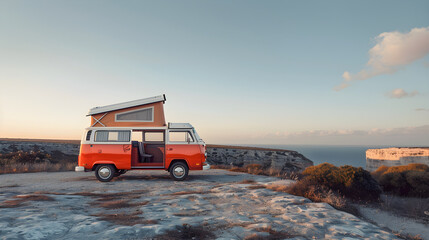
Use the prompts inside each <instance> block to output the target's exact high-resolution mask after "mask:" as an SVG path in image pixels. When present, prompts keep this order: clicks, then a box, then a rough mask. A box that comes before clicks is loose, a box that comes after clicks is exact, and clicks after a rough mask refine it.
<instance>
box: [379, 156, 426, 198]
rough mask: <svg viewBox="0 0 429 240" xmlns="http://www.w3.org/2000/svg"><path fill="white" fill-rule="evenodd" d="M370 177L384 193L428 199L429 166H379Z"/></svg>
mask: <svg viewBox="0 0 429 240" xmlns="http://www.w3.org/2000/svg"><path fill="white" fill-rule="evenodd" d="M372 175H373V176H374V177H375V178H376V179H377V180H378V182H379V183H380V185H381V187H382V188H383V191H384V192H387V193H391V194H395V195H399V196H408V197H425V198H426V197H429V166H427V165H425V164H408V165H404V166H394V167H386V166H381V167H379V168H378V169H377V170H376V171H374V172H373V173H372Z"/></svg>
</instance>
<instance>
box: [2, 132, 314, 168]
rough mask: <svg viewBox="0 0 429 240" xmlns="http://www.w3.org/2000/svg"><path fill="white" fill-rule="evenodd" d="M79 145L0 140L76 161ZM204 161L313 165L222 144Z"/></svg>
mask: <svg viewBox="0 0 429 240" xmlns="http://www.w3.org/2000/svg"><path fill="white" fill-rule="evenodd" d="M79 147H80V141H77V140H42V139H34V140H30V139H0V153H8V152H15V151H18V150H22V151H24V152H29V151H41V152H45V153H49V154H51V155H52V156H53V157H56V158H65V157H66V158H72V157H75V158H76V163H77V155H78V154H79ZM207 162H208V163H209V164H213V165H226V166H234V167H242V166H244V165H248V164H260V165H261V166H262V167H263V168H273V169H277V170H280V171H282V172H283V171H287V172H299V171H302V170H304V169H305V168H306V167H309V166H312V165H313V162H312V161H311V160H309V159H307V158H306V157H304V156H303V155H302V154H300V153H298V152H296V151H289V150H281V149H268V148H254V147H239V146H225V145H207Z"/></svg>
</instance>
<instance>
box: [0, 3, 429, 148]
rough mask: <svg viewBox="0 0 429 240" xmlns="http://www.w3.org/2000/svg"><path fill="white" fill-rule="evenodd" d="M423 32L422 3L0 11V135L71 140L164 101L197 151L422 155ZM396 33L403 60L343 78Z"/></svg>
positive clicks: (28, 6) (60, 6)
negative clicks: (124, 108)
mask: <svg viewBox="0 0 429 240" xmlns="http://www.w3.org/2000/svg"><path fill="white" fill-rule="evenodd" d="M428 27H429V1H355V2H351V1H16V0H3V1H0V137H24V138H59V139H80V135H81V133H82V131H83V129H84V128H85V127H87V126H89V121H90V119H89V117H85V115H86V113H87V111H88V109H89V108H92V107H95V106H102V105H108V104H113V103H118V102H124V101H129V100H135V99H140V98H146V97H151V96H154V95H159V94H163V93H165V94H166V96H167V102H166V104H165V111H166V118H167V121H169V122H190V123H192V124H193V125H194V126H195V127H196V128H197V131H198V132H199V133H200V135H201V136H202V137H203V138H204V139H205V140H206V142H208V143H226V144H240V143H241V144H258V143H261V144H380V145H384V144H396V145H429V56H428V54H427V52H426V49H427V46H428V45H429V41H427V42H426V41H425V39H427V38H425V36H427V34H426V32H427V31H429V28H428ZM413 29H420V31H419V33H418V34H414V31H413ZM395 32H397V33H398V34H400V36H402V38H399V39H402V40H403V41H404V42H403V43H402V42H399V43H398V44H399V45H400V46H404V49H405V50H404V51H403V52H413V51H414V50H415V51H414V52H416V54H415V55H412V56H411V57H410V59H411V60H409V61H406V62H405V63H399V64H396V65H394V66H393V67H392V66H391V65H389V71H387V73H386V71H384V72H383V71H378V72H377V73H375V74H374V76H372V77H369V78H368V79H366V80H352V81H350V82H347V81H345V80H343V77H342V75H343V73H344V72H346V71H348V72H350V73H351V74H352V75H353V74H358V72H360V71H361V70H362V69H365V68H368V65H367V63H368V61H369V60H370V57H371V56H370V53H369V51H370V49H372V48H373V47H374V46H376V45H377V44H381V46H387V47H386V48H385V49H387V50H386V51H394V50H392V49H396V48H392V47H389V46H391V45H392V44H393V45H394V44H396V41H395V39H397V38H394V36H396V35H395V34H394V33H395ZM382 33H388V36H389V37H392V39H393V40H392V41H388V40H389V39H390V38H388V37H386V38H385V40H386V41H384V42H382V43H380V41H381V40H380V39H378V40H377V38H376V37H377V36H379V35H380V34H382ZM401 34H402V35H401ZM425 34H426V35H425ZM404 39H417V40H416V41H420V43H421V44H420V45H418V44H414V42H411V43H410V42H407V41H406V40H404ZM392 42H395V43H392ZM383 44H385V45H383ZM389 44H391V45H389ZM394 46H397V45H394ZM413 46H418V47H420V48H421V49H414V50H408V49H409V48H413ZM414 48H416V47H414ZM383 49H384V48H383ZM386 51H382V52H380V53H379V54H381V57H383V56H386V54H390V53H386ZM419 53H422V54H420V55H419ZM392 54H393V53H392ZM392 54H391V55H392ZM403 54H404V53H402V55H400V54H399V55H395V54H393V55H394V57H397V58H399V59H407V57H408V56H403ZM391 55H389V56H391ZM376 57H380V56H379V55H377V56H376ZM394 57H390V58H394ZM383 61H384V60H383ZM386 61H387V60H386ZM392 69H394V70H392ZM390 70H391V71H390ZM373 72H374V71H373ZM379 72H381V73H379ZM351 78H353V79H358V78H359V76H358V75H356V77H355V76H354V75H353V77H351ZM343 81H344V82H345V83H350V86H349V87H347V88H344V89H342V90H340V91H335V90H334V88H335V87H336V86H338V85H340V84H341V83H342V82H343ZM395 89H399V90H398V91H397V92H396V94H393V93H392V92H393V91H394V90H395Z"/></svg>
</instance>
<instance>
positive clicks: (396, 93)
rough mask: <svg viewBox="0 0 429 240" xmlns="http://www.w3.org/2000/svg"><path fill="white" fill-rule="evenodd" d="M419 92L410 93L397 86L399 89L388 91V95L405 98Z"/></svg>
mask: <svg viewBox="0 0 429 240" xmlns="http://www.w3.org/2000/svg"><path fill="white" fill-rule="evenodd" d="M417 94H419V92H418V91H412V92H410V93H408V92H406V91H405V90H404V89H402V88H397V89H394V90H392V91H390V92H388V93H387V94H386V96H388V97H390V98H398V99H399V98H405V97H414V96H416V95H417Z"/></svg>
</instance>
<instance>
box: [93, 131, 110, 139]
mask: <svg viewBox="0 0 429 240" xmlns="http://www.w3.org/2000/svg"><path fill="white" fill-rule="evenodd" d="M108 138H109V132H108V131H97V133H96V134H95V141H96V142H107V140H108Z"/></svg>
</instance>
